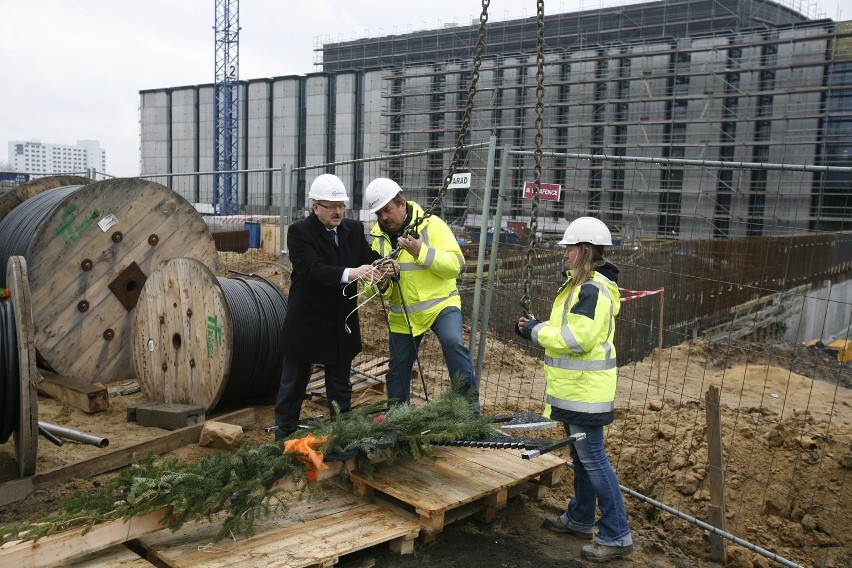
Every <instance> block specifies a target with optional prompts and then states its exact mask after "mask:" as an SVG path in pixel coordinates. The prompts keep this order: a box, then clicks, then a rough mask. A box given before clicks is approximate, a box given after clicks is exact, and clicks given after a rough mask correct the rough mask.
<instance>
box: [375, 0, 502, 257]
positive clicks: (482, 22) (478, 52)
mask: <svg viewBox="0 0 852 568" xmlns="http://www.w3.org/2000/svg"><path fill="white" fill-rule="evenodd" d="M490 4H491V0H482V13H481V14H480V15H479V35H478V39H477V41H476V48H475V50H474V55H473V65H472V68H471V72H470V85H469V86H468V89H467V105H466V106H465V109H464V115H463V117H462V123H461V126H460V128H459V136H458V139H457V140H456V148H455V151H454V152H453V158H452V160H451V161H450V169H449V171H448V172H447V175H446V177H444V183H443V185H442V186H441V189H440V191H438V195H437V196H436V197H435V199H433V200H432V203H431V204H430V205H429V207H428V208H427V209H426V210H425V211H424V212H423V216H422V217H420V218H418V219H414V220H413V221H412V222H411V223H410V224H409V225H408V227H406V229H405V231H404V232H403V236H408V235H413V236H415V237H416V236H417V234H418V232H419V231H418V228H419V227H420V225H421V224H422V223H423V222H424V221H426V219H428V218H429V217H431V216H432V214H433V213H434V212H435V209H437V208H438V206H440V205H441V201H443V199H444V196H445V195H447V189H448V188H449V186H450V182H451V181H452V180H453V176H454V175H455V173H456V168H457V167H458V163H459V158H460V157H461V154H462V149H463V148H464V141H465V139H466V138H467V131H468V128H470V117H471V115H472V114H473V99H474V98H475V97H476V84H477V83H478V82H479V67H480V65H481V64H482V52H483V51H484V49H485V30H486V24H487V23H488V7H489V5H490ZM398 255H399V247H396V248H395V249H394V250H393V251H392V252H391V254H390V255H388V256H389V257H390V258H396V257H397V256H398Z"/></svg>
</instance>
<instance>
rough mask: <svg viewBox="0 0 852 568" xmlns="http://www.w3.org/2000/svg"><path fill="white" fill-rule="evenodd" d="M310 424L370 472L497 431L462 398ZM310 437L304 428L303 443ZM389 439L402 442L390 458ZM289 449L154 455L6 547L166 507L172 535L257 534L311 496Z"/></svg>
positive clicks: (15, 532) (8, 530)
mask: <svg viewBox="0 0 852 568" xmlns="http://www.w3.org/2000/svg"><path fill="white" fill-rule="evenodd" d="M310 426H311V429H310V431H311V432H312V433H314V435H315V436H318V437H319V436H328V440H327V441H326V442H325V443H324V444H323V446H322V447H321V448H320V449H321V451H322V452H323V453H324V455H325V456H326V457H327V458H332V459H333V458H334V457H335V456H344V457H355V458H356V460H357V464H358V467H360V468H361V469H363V470H364V471H365V472H366V473H367V474H368V475H369V474H370V473H372V471H373V467H374V464H373V461H374V460H376V459H377V458H381V457H383V456H384V457H387V459H388V460H389V461H393V460H397V459H406V458H420V457H431V453H430V448H431V445H432V444H435V443H440V442H452V441H456V440H480V439H484V438H487V437H488V435H489V434H490V433H493V428H492V427H491V426H490V420H489V419H487V418H477V417H476V416H475V415H474V411H473V405H472V404H471V402H470V401H469V400H468V399H466V398H465V397H463V396H461V395H459V394H457V393H453V392H450V393H446V394H444V395H442V396H440V397H439V398H437V399H435V400H433V401H432V402H429V403H427V404H423V405H420V406H412V405H395V406H391V407H390V408H389V409H387V410H383V408H382V407H380V406H378V405H373V406H365V407H360V408H357V409H354V410H353V411H351V412H348V413H345V414H337V415H336V416H335V417H334V418H333V419H331V420H329V421H326V422H315V423H312V424H311V425H310ZM306 434H307V432H305V431H302V432H300V433H299V435H298V437H301V436H302V435H306ZM293 437H296V436H293ZM389 439H390V440H393V445H392V446H390V448H389V449H390V450H391V451H390V455H389V456H385V454H384V451H383V450H384V448H385V447H387V445H386V441H387V440H389ZM281 450H282V448H281V445H280V444H273V443H265V444H261V445H257V446H256V445H254V444H252V443H247V444H244V445H243V446H241V447H240V448H239V449H237V451H235V452H233V453H227V452H213V453H210V454H208V455H206V456H204V457H202V458H201V459H200V460H198V461H196V462H193V463H184V462H180V461H179V460H176V459H174V458H162V459H157V456H156V455H155V454H153V453H149V454H148V455H145V456H142V457H139V456H136V457H134V460H133V463H132V464H131V465H130V466H129V467H127V468H125V469H124V470H122V471H121V472H120V473H119V474H118V475H117V476H116V477H114V478H112V479H111V480H110V481H109V482H108V483H107V484H106V485H105V486H104V487H103V488H101V489H100V490H99V491H97V492H94V493H86V492H83V491H78V492H76V493H75V494H74V495H73V496H72V497H71V498H70V499H68V500H67V501H65V502H64V503H63V504H62V510H61V511H60V512H58V513H55V514H53V515H50V516H47V517H45V518H43V519H41V520H39V521H36V522H27V523H20V524H16V525H9V526H5V527H0V544H2V543H5V542H9V541H12V540H38V539H40V538H43V537H45V536H49V535H51V534H54V533H57V532H61V531H66V530H70V529H74V528H80V527H83V534H85V533H86V532H88V531H89V530H90V529H91V528H92V527H93V526H94V525H95V524H97V523H103V522H108V521H113V520H116V519H124V520H125V521H128V520H130V518H131V517H134V516H143V515H147V514H149V513H153V512H155V511H160V510H165V511H166V514H165V515H164V517H163V520H162V521H161V522H162V524H163V525H164V526H165V527H168V528H170V529H171V530H172V531H176V530H178V529H179V528H180V527H182V526H183V525H184V524H186V523H187V522H198V521H205V520H206V521H212V520H213V517H214V515H217V514H218V513H223V514H224V521H223V523H222V529H221V530H220V531H219V533H218V534H217V535H216V537H215V539H214V540H215V541H217V542H218V541H219V540H221V539H223V538H225V537H226V536H228V535H231V534H242V535H245V536H250V535H252V534H253V533H254V524H255V521H256V520H257V519H259V518H261V517H265V516H269V515H271V514H273V513H275V512H286V510H287V500H286V497H292V494H294V493H301V494H303V495H304V494H308V495H309V494H310V489H311V485H310V484H309V482H308V480H307V473H308V472H307V470H306V466H305V464H304V463H303V461H302V460H300V459H299V458H298V456H297V455H294V454H291V453H282V451H281ZM279 479H287V480H290V481H291V482H292V483H291V484H290V488H289V489H281V488H279V487H276V486H275V485H274V483H273V482H274V481H277V480H279Z"/></svg>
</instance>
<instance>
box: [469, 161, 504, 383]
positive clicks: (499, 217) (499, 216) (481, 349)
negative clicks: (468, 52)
mask: <svg viewBox="0 0 852 568" xmlns="http://www.w3.org/2000/svg"><path fill="white" fill-rule="evenodd" d="M510 152H511V151H510V149H509V148H508V147H505V148H503V155H502V158H501V159H502V162H501V164H500V183H499V185H498V188H497V210H496V211H495V212H494V230H495V231H498V234H499V231H500V230H501V229H502V228H503V196H504V195H505V193H506V186H507V185H508V183H509V160H510ZM499 243H500V239H499V238H497V239H495V238H492V239H491V269H490V270H489V271H488V281H487V284H486V290H485V307H484V309H483V312H482V326H481V327H482V329H481V330H480V332H479V345H478V346H477V354H476V376H477V377H481V376H482V359H483V358H484V357H485V344H486V340H487V333H488V319H489V317H490V315H491V299H492V297H493V296H494V277H495V276H496V274H497V249H498V248H499Z"/></svg>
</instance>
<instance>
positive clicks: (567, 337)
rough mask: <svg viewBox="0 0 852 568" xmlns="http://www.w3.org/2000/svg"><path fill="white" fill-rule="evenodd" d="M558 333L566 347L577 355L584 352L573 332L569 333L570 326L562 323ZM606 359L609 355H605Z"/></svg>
mask: <svg viewBox="0 0 852 568" xmlns="http://www.w3.org/2000/svg"><path fill="white" fill-rule="evenodd" d="M559 333H560V334H561V335H562V341H564V342H565V345H566V346H567V347H568V349H570V350H571V351H572V352H574V353H576V354H577V355H582V354H583V353H584V351H583V348H582V347H580V344H579V343H577V340H576V339H575V338H574V334H573V333H571V328H570V327H568V326H567V325H563V326H562V329H561V330H560V331H559ZM607 359H609V357H607Z"/></svg>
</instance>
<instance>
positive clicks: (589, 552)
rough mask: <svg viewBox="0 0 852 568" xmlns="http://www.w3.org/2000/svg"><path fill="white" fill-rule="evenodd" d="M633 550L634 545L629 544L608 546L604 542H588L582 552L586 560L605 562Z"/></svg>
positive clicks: (621, 556)
mask: <svg viewBox="0 0 852 568" xmlns="http://www.w3.org/2000/svg"><path fill="white" fill-rule="evenodd" d="M631 552H633V545H632V544H628V545H627V546H606V545H603V544H598V543H594V544H587V545H586V546H584V547H583V552H582V553H581V554H580V555H581V556H582V557H583V559H584V560H588V561H589V562H596V563H598V564H603V563H604V562H609V561H610V560H612V559H613V558H623V557H625V556H627V555H628V554H630V553H631Z"/></svg>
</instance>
